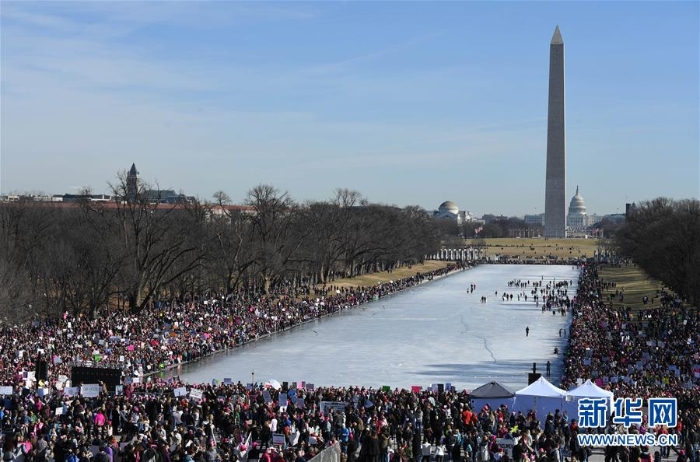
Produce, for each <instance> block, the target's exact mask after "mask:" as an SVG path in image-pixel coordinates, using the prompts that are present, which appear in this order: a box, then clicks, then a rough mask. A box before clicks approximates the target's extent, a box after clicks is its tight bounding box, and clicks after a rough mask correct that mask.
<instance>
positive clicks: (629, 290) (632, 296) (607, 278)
mask: <svg viewBox="0 0 700 462" xmlns="http://www.w3.org/2000/svg"><path fill="white" fill-rule="evenodd" d="M598 277H599V278H600V280H601V281H603V282H614V283H616V284H617V286H616V287H615V288H613V289H609V290H606V291H603V297H604V299H605V301H606V302H607V301H608V295H609V294H612V295H613V306H616V307H622V306H630V307H632V309H633V310H639V309H644V308H651V307H653V306H658V304H652V303H651V300H652V298H653V297H655V296H656V291H657V290H660V289H661V288H662V287H663V284H662V283H661V282H659V281H657V280H655V279H651V278H650V277H649V276H647V274H646V273H645V272H644V271H642V269H641V268H639V267H638V266H637V265H629V266H622V267H611V266H608V265H601V266H600V267H599V269H598ZM622 289H624V300H623V301H622V302H620V301H619V299H617V298H616V297H614V295H615V291H616V290H617V291H622ZM645 295H646V296H647V297H649V304H648V305H646V306H645V305H644V303H643V302H642V297H644V296H645Z"/></svg>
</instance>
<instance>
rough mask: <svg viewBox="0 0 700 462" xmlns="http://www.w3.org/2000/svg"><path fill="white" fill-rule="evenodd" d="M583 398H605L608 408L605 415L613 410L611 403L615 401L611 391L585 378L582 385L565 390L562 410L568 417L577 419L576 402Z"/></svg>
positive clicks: (608, 414)
mask: <svg viewBox="0 0 700 462" xmlns="http://www.w3.org/2000/svg"><path fill="white" fill-rule="evenodd" d="M583 398H605V400H606V402H605V404H606V406H607V409H608V410H607V412H606V415H607V416H610V414H611V413H612V412H613V404H614V402H615V395H614V394H613V392H612V391H608V390H604V389H602V388H600V387H599V386H598V385H596V384H595V383H593V382H591V381H590V380H586V382H585V383H584V384H583V385H581V386H579V387H577V388H574V389H573V390H569V391H568V392H566V399H565V403H564V410H565V411H566V413H567V414H568V416H569V419H577V420H578V402H579V400H581V399H583Z"/></svg>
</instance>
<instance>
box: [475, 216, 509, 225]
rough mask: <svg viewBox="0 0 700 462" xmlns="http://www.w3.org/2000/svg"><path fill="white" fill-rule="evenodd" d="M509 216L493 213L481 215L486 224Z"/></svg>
mask: <svg viewBox="0 0 700 462" xmlns="http://www.w3.org/2000/svg"><path fill="white" fill-rule="evenodd" d="M507 219H508V217H507V216H505V215H494V214H492V213H486V214H484V215H483V216H482V217H481V221H483V222H484V224H485V225H488V224H491V223H492V222H494V221H496V220H507Z"/></svg>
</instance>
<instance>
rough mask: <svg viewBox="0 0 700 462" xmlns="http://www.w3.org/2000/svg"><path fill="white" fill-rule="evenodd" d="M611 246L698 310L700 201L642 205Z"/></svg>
mask: <svg viewBox="0 0 700 462" xmlns="http://www.w3.org/2000/svg"><path fill="white" fill-rule="evenodd" d="M615 243H616V245H617V247H618V249H619V250H620V252H621V253H622V254H623V255H625V256H627V257H631V258H632V259H634V261H635V262H636V263H637V264H638V265H639V266H640V267H641V268H642V269H643V270H644V271H645V272H646V273H647V274H648V275H649V276H651V277H653V278H655V279H658V280H660V281H662V282H663V283H664V284H666V285H667V286H668V287H669V288H670V289H671V290H673V291H674V292H676V293H677V294H679V295H680V296H681V297H683V298H684V299H686V300H687V301H688V302H689V303H690V304H692V305H693V306H695V307H696V308H697V307H700V201H698V200H696V199H690V200H672V199H667V198H663V197H660V198H657V199H654V200H651V201H647V202H643V203H641V204H639V205H638V206H637V207H635V208H634V209H633V210H632V211H631V212H630V213H629V214H628V216H627V220H626V222H625V224H624V225H622V227H621V228H620V229H619V231H618V233H617V234H616V236H615Z"/></svg>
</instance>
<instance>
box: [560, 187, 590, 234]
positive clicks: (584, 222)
mask: <svg viewBox="0 0 700 462" xmlns="http://www.w3.org/2000/svg"><path fill="white" fill-rule="evenodd" d="M566 224H567V225H568V226H569V229H571V230H584V229H585V228H587V227H588V226H589V216H588V214H587V213H586V203H585V202H584V201H583V197H582V196H581V194H579V192H578V186H576V195H575V196H574V197H572V198H571V203H570V204H569V214H568V215H567V217H566Z"/></svg>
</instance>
